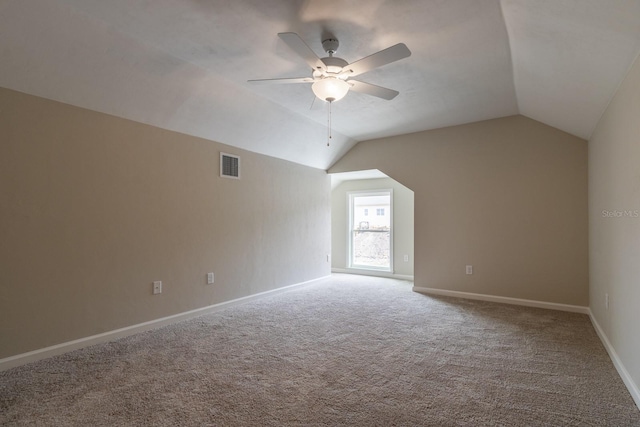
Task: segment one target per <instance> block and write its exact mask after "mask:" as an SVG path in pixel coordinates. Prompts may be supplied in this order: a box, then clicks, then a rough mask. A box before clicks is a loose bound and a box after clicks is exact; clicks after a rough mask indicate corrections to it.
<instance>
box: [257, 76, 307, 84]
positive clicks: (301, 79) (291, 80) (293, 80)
mask: <svg viewBox="0 0 640 427" xmlns="http://www.w3.org/2000/svg"><path fill="white" fill-rule="evenodd" d="M247 81H248V82H249V83H253V84H272V83H275V84H283V83H284V84H287V83H313V79H312V78H311V77H293V78H287V79H258V80H247Z"/></svg>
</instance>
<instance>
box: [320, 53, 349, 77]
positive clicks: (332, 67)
mask: <svg viewBox="0 0 640 427" xmlns="http://www.w3.org/2000/svg"><path fill="white" fill-rule="evenodd" d="M322 62H324V65H326V66H327V72H329V73H339V72H340V71H342V68H344V67H346V66H347V65H349V63H348V62H347V61H345V60H344V59H342V58H338V57H335V56H327V57H326V58H322Z"/></svg>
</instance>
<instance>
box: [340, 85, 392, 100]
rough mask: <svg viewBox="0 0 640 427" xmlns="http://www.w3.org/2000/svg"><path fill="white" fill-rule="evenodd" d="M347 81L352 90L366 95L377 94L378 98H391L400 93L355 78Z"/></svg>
mask: <svg viewBox="0 0 640 427" xmlns="http://www.w3.org/2000/svg"><path fill="white" fill-rule="evenodd" d="M347 83H349V84H350V85H351V90H352V91H354V92H360V93H366V94H367V95H372V96H377V97H378V98H382V99H386V100H392V99H393V98H395V97H396V96H398V94H399V93H400V92H398V91H397V90H393V89H387V88H386V87H382V86H376V85H372V84H371V83H364V82H359V81H357V80H348V81H347Z"/></svg>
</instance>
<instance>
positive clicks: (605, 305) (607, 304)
mask: <svg viewBox="0 0 640 427" xmlns="http://www.w3.org/2000/svg"><path fill="white" fill-rule="evenodd" d="M604 308H605V309H607V310H609V294H608V293H607V294H604Z"/></svg>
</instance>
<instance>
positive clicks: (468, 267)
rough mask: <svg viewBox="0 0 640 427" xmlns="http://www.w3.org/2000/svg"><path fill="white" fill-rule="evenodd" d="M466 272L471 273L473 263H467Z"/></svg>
mask: <svg viewBox="0 0 640 427" xmlns="http://www.w3.org/2000/svg"><path fill="white" fill-rule="evenodd" d="M466 271H467V274H473V265H467V269H466Z"/></svg>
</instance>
